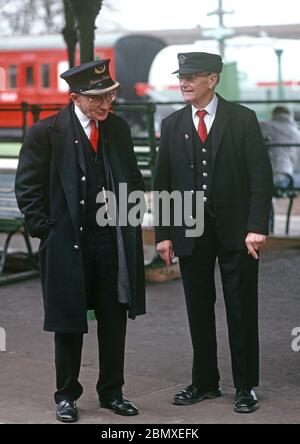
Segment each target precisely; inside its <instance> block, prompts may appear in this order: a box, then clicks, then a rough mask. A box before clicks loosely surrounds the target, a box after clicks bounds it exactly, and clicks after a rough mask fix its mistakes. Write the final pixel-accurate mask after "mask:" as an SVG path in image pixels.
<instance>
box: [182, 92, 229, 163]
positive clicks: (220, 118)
mask: <svg viewBox="0 0 300 444" xmlns="http://www.w3.org/2000/svg"><path fill="white" fill-rule="evenodd" d="M217 96H218V106H217V112H216V117H215V120H214V125H213V126H214V132H213V142H212V144H213V153H212V165H214V162H215V158H216V155H217V152H218V149H219V147H220V144H221V142H222V138H223V135H224V132H225V129H226V127H227V125H228V123H229V121H230V118H231V110H232V105H231V103H229V102H227V101H226V100H224V99H223V98H222V97H221V96H219V95H218V94H217ZM178 123H179V128H180V131H181V134H182V136H183V138H184V146H185V147H186V151H187V153H188V156H189V159H190V161H191V164H193V163H194V149H193V125H194V123H193V119H192V107H191V105H186V106H185V107H184V108H183V109H182V111H181V115H180V119H179V122H178Z"/></svg>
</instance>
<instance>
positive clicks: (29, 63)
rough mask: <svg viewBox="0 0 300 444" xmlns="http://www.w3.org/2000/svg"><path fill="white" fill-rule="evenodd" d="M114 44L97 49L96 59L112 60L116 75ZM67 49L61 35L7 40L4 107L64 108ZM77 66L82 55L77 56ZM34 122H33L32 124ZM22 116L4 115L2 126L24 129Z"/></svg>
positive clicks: (1, 85)
mask: <svg viewBox="0 0 300 444" xmlns="http://www.w3.org/2000/svg"><path fill="white" fill-rule="evenodd" d="M113 44H114V41H113V40H112V39H111V38H110V39H107V42H106V41H105V38H104V39H103V46H101V47H97V48H96V49H95V54H96V57H99V58H110V59H111V73H112V75H115V56H114V49H113ZM67 60H68V57H67V50H66V47H65V43H64V41H63V38H62V37H61V36H59V35H52V36H31V37H27V36H25V37H14V38H11V37H9V38H3V39H2V41H1V43H0V105H1V106H2V107H4V105H10V106H11V105H20V104H21V103H22V102H27V103H30V104H36V103H37V104H48V105H56V104H59V105H63V104H66V103H67V101H68V86H67V84H66V83H65V82H64V81H63V80H62V79H60V77H59V76H60V74H61V73H62V72H63V71H65V70H66V69H68V62H67ZM77 63H79V56H78V54H77ZM30 123H32V122H30ZM21 124H22V122H21V113H18V112H12V111H7V112H5V111H3V112H1V113H0V127H2V128H3V127H4V128H8V127H15V128H16V127H20V126H21Z"/></svg>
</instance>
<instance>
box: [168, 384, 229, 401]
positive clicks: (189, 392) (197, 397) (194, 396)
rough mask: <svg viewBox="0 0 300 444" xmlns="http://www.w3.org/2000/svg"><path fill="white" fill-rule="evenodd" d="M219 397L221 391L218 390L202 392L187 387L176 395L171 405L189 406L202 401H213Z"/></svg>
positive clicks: (195, 388) (191, 386)
mask: <svg viewBox="0 0 300 444" xmlns="http://www.w3.org/2000/svg"><path fill="white" fill-rule="evenodd" d="M220 396H221V390H220V389H219V388H216V389H213V390H208V391H205V392H204V391H203V390H201V389H199V388H198V387H195V386H194V385H189V386H188V387H187V388H185V389H183V390H181V391H180V392H178V393H176V395H175V396H174V401H173V404H175V405H189V404H195V403H196V402H200V401H203V400H204V399H214V398H219V397H220Z"/></svg>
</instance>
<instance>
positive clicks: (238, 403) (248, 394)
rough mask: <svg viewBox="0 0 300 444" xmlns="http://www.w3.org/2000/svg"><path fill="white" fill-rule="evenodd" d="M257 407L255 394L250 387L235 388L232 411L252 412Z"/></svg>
mask: <svg viewBox="0 0 300 444" xmlns="http://www.w3.org/2000/svg"><path fill="white" fill-rule="evenodd" d="M258 407H259V404H258V400H257V396H256V394H255V391H254V390H253V389H252V390H251V389H250V390H246V389H237V391H236V395H235V402H234V411H235V412H237V413H252V412H254V411H255V410H257V409H258Z"/></svg>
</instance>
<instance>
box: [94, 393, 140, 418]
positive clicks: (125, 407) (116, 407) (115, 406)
mask: <svg viewBox="0 0 300 444" xmlns="http://www.w3.org/2000/svg"><path fill="white" fill-rule="evenodd" d="M100 406H101V407H103V408H104V409H110V410H112V411H113V412H114V413H117V415H123V416H134V415H138V414H139V411H138V409H137V408H136V407H135V406H134V405H133V404H132V403H131V402H130V401H128V399H125V398H124V396H123V395H121V396H115V397H114V398H112V399H111V400H110V401H103V400H100Z"/></svg>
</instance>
